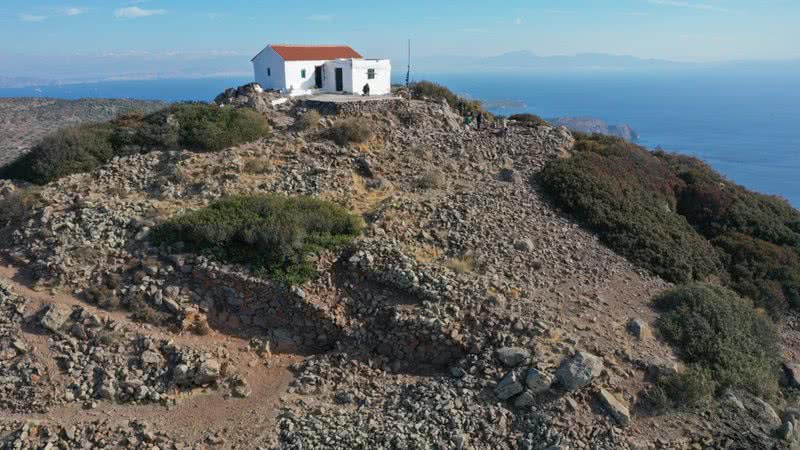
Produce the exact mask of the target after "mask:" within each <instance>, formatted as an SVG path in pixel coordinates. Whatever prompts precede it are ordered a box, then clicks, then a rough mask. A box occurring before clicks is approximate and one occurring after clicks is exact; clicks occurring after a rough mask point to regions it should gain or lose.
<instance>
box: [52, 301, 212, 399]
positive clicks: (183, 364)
mask: <svg viewBox="0 0 800 450" xmlns="http://www.w3.org/2000/svg"><path fill="white" fill-rule="evenodd" d="M39 323H40V324H41V326H42V327H44V328H46V329H47V330H49V331H50V332H52V335H51V338H50V347H51V349H52V351H53V352H54V353H55V354H56V359H57V361H58V363H59V366H60V367H61V368H62V369H63V371H64V375H65V376H66V377H67V378H68V379H69V380H70V381H69V383H68V384H67V386H66V391H65V392H64V393H63V398H64V400H65V401H67V402H71V401H79V402H83V403H86V404H90V405H91V404H92V403H94V402H96V401H98V400H108V401H114V402H121V403H127V402H136V403H148V402H166V401H167V400H168V399H170V398H171V397H173V396H174V394H175V393H177V392H178V391H179V390H182V389H192V388H195V387H203V386H210V385H216V384H218V383H219V382H220V381H221V379H222V377H223V371H222V364H221V363H220V361H219V360H218V359H217V358H215V357H214V356H212V355H211V354H209V353H207V352H203V351H197V350H193V349H187V348H181V347H179V346H177V345H175V344H174V343H172V342H169V341H165V340H155V339H152V338H149V337H146V336H141V335H137V334H134V333H132V332H130V331H128V330H126V329H125V328H124V327H122V326H121V325H120V323H118V322H115V321H113V320H109V319H101V318H100V317H98V316H96V315H94V314H92V313H90V312H89V311H87V310H86V309H84V308H81V307H75V308H68V307H64V306H60V305H50V306H49V307H47V309H45V310H44V311H43V312H42V313H41V318H40V322H39Z"/></svg>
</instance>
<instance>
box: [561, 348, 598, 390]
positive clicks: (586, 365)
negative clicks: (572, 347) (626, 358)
mask: <svg viewBox="0 0 800 450" xmlns="http://www.w3.org/2000/svg"><path fill="white" fill-rule="evenodd" d="M602 372H603V360H602V359H600V357H599V356H595V355H592V354H591V353H586V352H578V353H576V354H575V356H573V357H572V358H568V359H565V360H564V361H563V362H562V363H561V366H559V368H558V370H557V371H556V381H558V384H560V385H561V386H563V387H564V388H565V389H567V390H570V391H573V390H576V389H580V388H582V387H584V386H586V385H588V384H589V383H591V382H592V380H593V379H595V378H596V377H598V376H599V375H600V373H602Z"/></svg>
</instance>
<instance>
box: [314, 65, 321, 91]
mask: <svg viewBox="0 0 800 450" xmlns="http://www.w3.org/2000/svg"><path fill="white" fill-rule="evenodd" d="M314 81H316V84H317V89H322V66H317V67H315V68H314Z"/></svg>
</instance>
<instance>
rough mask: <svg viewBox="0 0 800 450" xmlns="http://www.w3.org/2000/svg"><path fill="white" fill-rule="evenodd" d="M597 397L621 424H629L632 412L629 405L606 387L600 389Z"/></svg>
mask: <svg viewBox="0 0 800 450" xmlns="http://www.w3.org/2000/svg"><path fill="white" fill-rule="evenodd" d="M597 397H598V398H599V399H600V403H602V404H603V406H605V408H606V409H607V410H608V412H609V413H610V414H611V416H612V417H614V419H616V421H617V422H618V423H619V424H620V425H622V426H627V425H628V424H629V423H630V421H631V414H630V411H628V407H627V406H625V405H624V404H623V403H622V402H621V401H619V400H618V399H617V398H616V397H615V396H614V395H613V394H612V393H610V392H608V391H607V390H605V389H600V391H599V392H598V395H597Z"/></svg>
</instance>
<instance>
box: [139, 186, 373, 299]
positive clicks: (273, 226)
mask: <svg viewBox="0 0 800 450" xmlns="http://www.w3.org/2000/svg"><path fill="white" fill-rule="evenodd" d="M361 229H362V223H361V220H360V219H359V218H358V217H356V216H353V215H352V214H350V213H349V212H348V211H347V210H345V209H344V208H342V207H340V206H338V205H336V204H334V203H330V202H327V201H323V200H318V199H314V198H310V197H285V196H281V195H251V196H234V197H228V198H224V199H222V200H219V201H216V202H214V203H212V204H211V205H209V206H208V207H207V208H204V209H201V210H198V211H193V212H189V213H186V214H183V215H180V216H178V217H175V218H173V219H171V220H169V221H167V222H165V223H163V224H161V225H159V226H157V227H156V228H155V229H154V230H153V240H154V242H156V243H163V244H172V243H175V242H183V243H184V244H185V245H186V246H187V248H188V249H189V250H191V251H194V252H198V253H204V254H208V255H210V256H213V257H215V258H217V259H220V260H224V261H228V262H233V263H238V264H245V265H248V266H250V267H252V268H253V269H254V270H256V271H257V272H259V273H261V274H264V275H267V276H271V277H274V278H277V279H281V280H284V281H286V282H288V283H292V284H294V283H302V282H304V281H306V280H308V279H310V278H311V277H313V276H314V275H315V273H316V271H315V269H314V267H313V265H312V264H311V263H310V262H309V261H308V257H309V256H310V255H312V254H314V253H318V252H319V251H321V250H324V249H332V248H336V247H338V246H340V245H342V244H345V243H347V242H349V241H350V240H352V239H353V238H355V237H356V236H358V235H359V234H360V233H361Z"/></svg>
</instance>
